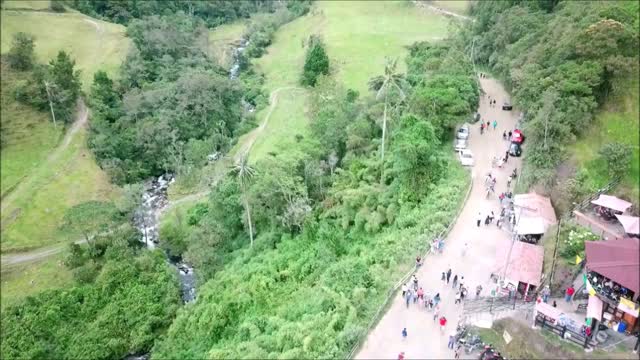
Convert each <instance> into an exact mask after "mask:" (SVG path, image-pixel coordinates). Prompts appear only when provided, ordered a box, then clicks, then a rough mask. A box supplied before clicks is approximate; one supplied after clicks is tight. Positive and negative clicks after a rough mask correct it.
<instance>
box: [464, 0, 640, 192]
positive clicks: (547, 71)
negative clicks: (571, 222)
mask: <svg viewBox="0 0 640 360" xmlns="http://www.w3.org/2000/svg"><path fill="white" fill-rule="evenodd" d="M472 14H473V16H474V17H475V19H476V21H475V22H473V24H472V25H471V26H469V27H467V28H466V31H464V32H463V33H462V35H461V36H463V37H464V38H465V40H466V42H467V43H468V46H471V45H472V44H474V45H475V51H474V56H475V60H476V62H477V63H478V64H480V65H482V66H486V67H488V68H489V69H490V70H491V71H492V72H494V73H495V74H496V75H497V76H498V77H499V78H501V79H502V80H503V81H504V82H505V84H506V85H507V86H508V87H510V88H511V89H512V94H513V101H514V103H515V104H516V105H517V106H519V107H520V108H521V109H523V111H524V124H523V127H524V128H525V129H526V133H527V135H528V136H529V140H530V141H529V140H527V142H528V145H527V155H526V157H525V164H526V169H525V172H524V173H523V180H524V181H523V184H524V187H523V188H526V187H527V186H529V185H534V184H540V185H543V186H544V187H546V188H548V187H549V186H552V185H553V184H554V181H555V180H556V173H557V172H556V167H557V166H558V164H559V163H560V162H562V161H563V160H565V159H566V157H567V150H568V146H569V145H570V144H572V143H573V141H574V140H575V139H576V137H578V136H580V135H583V134H584V133H585V131H586V130H587V129H589V126H590V125H591V124H592V121H593V118H594V113H595V111H596V109H597V108H598V106H599V105H602V104H603V102H604V101H605V100H606V99H607V96H608V94H609V93H610V92H611V90H612V87H613V86H615V85H616V84H617V83H618V82H619V81H620V80H621V79H624V78H627V77H637V74H638V51H639V43H638V34H639V30H638V29H639V25H638V3H637V2H632V1H606V2H580V1H561V2H560V1H535V2H534V1H480V2H476V3H474V6H473V7H472ZM630 152H631V149H630V148H629V147H628V146H625V145H624V144H620V143H612V144H610V145H608V148H607V149H605V151H604V152H603V156H604V157H605V158H606V160H607V163H609V164H613V166H616V165H617V167H616V168H614V169H612V175H613V176H619V175H621V174H623V173H624V172H625V170H626V169H627V168H628V164H629V162H630ZM625 154H626V155H625ZM619 157H622V158H623V159H627V161H624V160H623V161H617V160H616V159H617V158H619ZM578 178H580V177H578ZM583 185H584V184H580V183H575V184H573V186H571V187H569V188H568V191H567V193H566V195H567V196H568V199H565V201H567V202H569V203H571V202H572V201H577V200H578V199H580V198H581V197H584V196H585V194H588V193H589V192H590V191H591V190H593V189H586V188H584V186H583Z"/></svg>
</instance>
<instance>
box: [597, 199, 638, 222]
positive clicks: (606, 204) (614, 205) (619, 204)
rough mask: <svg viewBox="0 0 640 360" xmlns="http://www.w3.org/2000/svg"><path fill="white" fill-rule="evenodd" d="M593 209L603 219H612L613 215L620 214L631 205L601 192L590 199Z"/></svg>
mask: <svg viewBox="0 0 640 360" xmlns="http://www.w3.org/2000/svg"><path fill="white" fill-rule="evenodd" d="M591 203H592V204H593V205H595V209H594V210H595V211H596V213H597V214H598V216H600V217H601V218H603V219H604V220H608V221H610V220H613V219H615V215H622V214H623V213H624V212H625V211H627V209H629V208H630V207H631V205H633V204H631V203H630V202H628V201H625V200H622V199H619V198H617V197H615V196H611V195H604V194H601V195H600V196H599V197H598V198H597V199H595V200H592V201H591Z"/></svg>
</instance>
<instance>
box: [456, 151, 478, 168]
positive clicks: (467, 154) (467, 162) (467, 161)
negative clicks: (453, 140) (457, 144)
mask: <svg viewBox="0 0 640 360" xmlns="http://www.w3.org/2000/svg"><path fill="white" fill-rule="evenodd" d="M458 156H459V157H460V163H461V164H462V166H473V164H474V161H473V153H472V152H471V150H469V149H464V150H460V151H459V152H458Z"/></svg>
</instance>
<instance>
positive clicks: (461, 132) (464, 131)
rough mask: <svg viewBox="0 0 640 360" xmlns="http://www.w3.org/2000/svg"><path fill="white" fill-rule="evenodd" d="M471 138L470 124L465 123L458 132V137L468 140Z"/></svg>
mask: <svg viewBox="0 0 640 360" xmlns="http://www.w3.org/2000/svg"><path fill="white" fill-rule="evenodd" d="M468 138H469V125H467V124H464V125H462V126H461V127H460V129H458V132H457V133H456V139H464V140H467V139H468Z"/></svg>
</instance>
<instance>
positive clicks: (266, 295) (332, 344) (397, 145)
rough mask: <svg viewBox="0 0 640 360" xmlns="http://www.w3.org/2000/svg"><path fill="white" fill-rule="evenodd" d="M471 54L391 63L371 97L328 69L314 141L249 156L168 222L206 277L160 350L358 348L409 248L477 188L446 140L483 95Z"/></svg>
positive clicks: (307, 352) (191, 354)
mask: <svg viewBox="0 0 640 360" xmlns="http://www.w3.org/2000/svg"><path fill="white" fill-rule="evenodd" d="M459 52H460V49H459V48H457V47H456V46H454V45H453V44H441V45H431V44H429V43H418V44H414V45H413V46H411V49H410V56H409V57H408V59H407V63H408V68H409V70H408V72H407V74H406V77H405V76H404V74H400V73H398V72H397V70H396V68H395V62H393V61H390V62H389V63H388V65H387V67H386V69H382V70H384V73H383V74H384V75H382V76H380V77H376V78H374V79H372V81H371V84H370V85H371V88H372V93H371V94H365V95H362V96H360V95H359V94H358V93H357V92H354V91H352V90H349V89H344V88H343V87H342V86H341V85H340V84H339V83H336V82H335V80H332V79H331V78H328V77H325V76H320V77H319V78H318V81H317V83H316V85H315V87H314V89H313V93H312V99H311V104H310V108H311V113H312V120H311V121H312V122H311V131H312V135H311V136H309V137H306V138H300V139H299V141H298V143H297V146H296V147H295V148H290V149H288V151H287V152H286V153H281V154H277V155H275V156H273V157H269V158H267V159H265V160H263V161H258V162H257V163H256V164H255V165H252V164H246V163H240V164H238V167H242V168H243V169H242V171H237V172H235V173H233V174H230V175H229V176H228V177H227V178H225V179H224V180H223V181H222V183H221V184H219V185H218V186H217V187H216V188H215V189H214V190H213V192H212V193H211V195H210V198H209V201H208V202H207V203H206V205H204V207H203V206H202V205H200V206H198V211H195V210H194V211H192V212H191V213H190V215H189V219H188V221H187V222H183V224H181V225H180V224H173V225H171V226H172V227H179V228H178V229H175V228H171V229H166V228H165V229H163V230H164V231H165V232H168V233H171V234H174V235H175V234H181V235H182V238H183V239H184V238H186V241H185V240H178V239H177V238H179V237H176V236H172V237H171V239H172V241H176V240H177V241H181V245H182V248H184V249H185V252H184V256H185V257H186V258H187V259H188V260H189V261H190V262H192V263H193V264H194V265H195V266H196V267H197V268H198V269H199V271H200V274H199V275H200V282H201V283H202V286H201V289H200V295H199V299H200V300H199V301H198V302H197V303H196V304H195V305H194V306H193V307H191V308H189V309H185V310H184V311H181V312H180V313H179V315H178V317H177V319H176V321H175V322H174V323H173V324H172V326H171V328H170V329H169V332H168V333H167V336H166V339H165V340H163V341H161V342H159V343H158V344H157V345H156V346H155V347H154V351H153V352H152V357H154V358H159V359H161V358H166V357H175V356H178V357H186V358H202V357H210V358H236V357H247V358H267V357H273V356H280V357H293V358H299V357H322V358H327V357H344V356H345V355H346V353H347V352H348V351H349V349H350V347H351V346H352V345H353V344H354V342H355V340H356V339H357V337H358V336H360V335H361V332H362V330H363V327H364V326H365V324H366V321H367V320H368V319H369V317H370V316H371V315H372V312H373V311H375V309H376V308H377V304H379V301H381V299H382V297H384V295H385V291H386V290H387V289H388V288H389V286H390V285H391V284H392V283H393V282H395V281H396V278H397V276H398V271H399V269H401V268H403V267H402V266H400V267H398V265H399V264H402V263H409V264H410V263H411V260H410V257H411V256H414V254H413V253H412V252H407V251H405V250H403V249H409V248H411V249H420V248H422V249H424V247H425V246H426V244H427V242H428V241H427V239H429V238H430V237H432V236H435V235H436V234H437V233H439V232H440V231H441V230H443V229H444V227H445V226H446V225H447V223H448V221H450V219H451V217H452V215H453V214H454V213H455V211H456V210H457V207H458V205H459V202H460V200H461V198H462V197H463V196H464V194H465V191H466V186H467V184H468V178H467V175H466V174H465V172H464V171H463V170H462V169H461V168H460V167H459V166H458V165H455V163H454V162H453V161H452V159H451V158H450V156H449V155H447V151H446V150H447V149H448V146H445V145H444V144H445V142H446V141H447V140H448V139H449V134H450V129H451V127H452V126H455V124H457V123H460V122H462V121H464V120H465V119H466V117H468V116H470V114H471V112H472V110H473V109H475V108H476V107H477V101H478V85H477V83H476V80H475V77H474V75H473V68H472V66H471V64H470V62H468V61H464V60H463V61H460V56H459ZM392 82H393V83H394V84H397V85H398V87H395V86H394V85H392ZM329 95H331V96H329ZM426 104H428V105H426ZM385 106H386V107H387V110H388V111H387V112H386V116H387V123H388V126H389V129H388V133H389V135H388V138H387V139H386V142H387V144H386V147H387V155H386V157H387V160H386V161H385V162H384V164H383V163H382V161H381V155H382V154H381V152H380V149H381V147H380V145H381V136H382V129H381V126H380V125H381V124H382V120H383V117H384V116H385V112H384V108H385ZM427 106H428V110H427ZM434 106H435V108H436V111H432V109H433V107H434ZM343 129H346V131H343ZM381 176H382V177H381ZM381 179H382V182H381ZM243 199H245V200H243ZM245 203H248V206H243V204H245ZM247 211H250V212H251V217H250V218H251V219H252V222H253V228H254V229H255V230H254V231H255V234H256V236H255V244H254V245H253V246H250V244H249V239H248V236H247V234H246V232H247V230H248V228H247V226H246V225H247V224H246V219H247V218H248V217H246V216H245V215H246V214H245V213H246V212H247ZM188 224H192V225H188ZM248 231H251V230H248ZM164 239H165V240H166V239H167V237H164ZM374 244H375V245H374ZM172 248H174V249H175V248H180V246H178V247H176V246H172Z"/></svg>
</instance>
